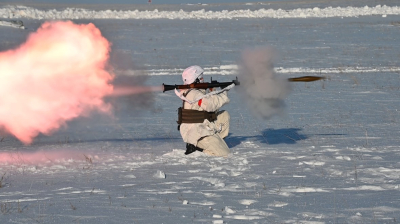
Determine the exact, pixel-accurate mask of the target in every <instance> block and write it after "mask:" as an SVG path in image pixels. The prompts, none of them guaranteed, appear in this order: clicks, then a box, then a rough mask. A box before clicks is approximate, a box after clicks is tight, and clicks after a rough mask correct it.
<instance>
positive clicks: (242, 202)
mask: <svg viewBox="0 0 400 224" xmlns="http://www.w3.org/2000/svg"><path fill="white" fill-rule="evenodd" d="M255 202H257V201H255V200H240V201H239V203H240V204H242V205H251V204H253V203H255Z"/></svg>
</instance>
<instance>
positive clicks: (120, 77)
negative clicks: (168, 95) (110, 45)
mask: <svg viewBox="0 0 400 224" xmlns="http://www.w3.org/2000/svg"><path fill="white" fill-rule="evenodd" d="M110 66H111V69H112V71H113V73H114V74H115V78H114V80H113V82H112V85H113V87H114V90H113V93H112V94H111V95H109V97H107V98H106V100H107V102H109V103H110V104H111V105H112V106H113V109H114V112H117V113H118V114H119V115H121V116H124V114H129V116H135V115H138V114H139V113H133V112H138V111H148V110H152V109H154V108H153V106H154V102H155V94H154V92H161V91H162V89H163V88H162V86H161V85H160V86H146V84H145V83H146V81H147V79H148V74H147V72H146V70H145V69H144V68H142V67H140V66H139V65H138V64H137V63H135V62H134V61H132V55H131V54H130V52H127V51H122V50H113V52H112V53H111V57H110Z"/></svg>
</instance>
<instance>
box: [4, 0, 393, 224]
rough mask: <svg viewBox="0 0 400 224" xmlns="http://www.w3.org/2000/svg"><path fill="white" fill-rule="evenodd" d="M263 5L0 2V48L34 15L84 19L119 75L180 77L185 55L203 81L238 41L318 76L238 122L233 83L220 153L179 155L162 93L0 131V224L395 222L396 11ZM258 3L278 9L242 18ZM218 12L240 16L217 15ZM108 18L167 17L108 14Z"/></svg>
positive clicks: (226, 61)
mask: <svg viewBox="0 0 400 224" xmlns="http://www.w3.org/2000/svg"><path fill="white" fill-rule="evenodd" d="M365 1H366V0H365ZM365 1H364V0H356V1H345V2H348V4H355V3H357V4H358V5H359V4H365ZM307 2H312V1H307ZM318 2H323V1H318ZM330 2H334V1H328V3H327V4H330ZM373 2H375V1H373ZM379 2H380V3H379V4H384V3H385V2H387V1H384V0H382V1H379ZM310 4H311V3H310ZM281 6H282V7H281ZM240 7H242V6H240ZM274 7H275V8H274V9H267V8H265V9H263V10H255V11H254V10H253V11H252V10H250V11H248V10H247V9H246V10H243V11H241V10H236V11H232V10H227V11H223V10H218V11H215V10H214V11H213V12H211V11H208V10H204V11H194V12H191V11H179V10H178V11H172V12H171V13H169V14H170V15H169V14H168V13H167V12H162V11H161V10H160V11H137V12H136V14H135V15H134V16H133V14H134V13H135V11H122V12H120V11H113V10H109V11H107V10H105V11H99V10H98V11H95V10H89V9H76V8H70V9H65V8H63V7H60V8H58V7H55V9H54V10H39V9H35V7H33V8H29V7H23V6H17V5H12V6H7V7H3V8H1V10H0V14H1V17H2V18H6V19H5V20H7V21H8V20H14V19H18V20H21V21H23V24H24V26H25V27H26V29H14V28H13V27H10V26H0V51H2V52H3V51H8V50H12V49H15V48H17V47H18V46H20V45H21V44H22V43H24V42H25V41H26V38H27V36H28V35H29V34H30V33H32V32H34V31H35V30H37V28H38V27H40V26H41V24H42V23H43V22H45V20H47V19H50V20H52V19H64V18H70V19H72V21H73V22H74V23H78V24H79V23H81V24H87V23H93V24H94V25H95V26H96V27H98V28H99V30H100V31H101V33H102V35H104V37H105V38H107V39H108V40H109V41H110V42H111V43H112V53H114V52H118V51H123V52H125V53H129V54H130V55H131V58H132V60H133V61H134V62H135V63H136V67H135V68H134V69H137V70H142V71H146V73H147V74H148V76H147V80H145V81H146V85H149V86H160V85H161V84H162V83H165V84H181V83H182V79H181V76H180V74H181V72H182V71H183V69H184V68H186V67H188V66H190V65H194V64H197V65H200V66H202V67H204V68H205V80H206V81H208V80H209V79H210V78H209V77H210V76H212V78H213V80H218V81H231V80H233V79H235V78H236V75H238V74H237V68H238V67H237V60H238V58H240V56H241V52H242V50H243V49H247V48H258V47H259V46H273V47H274V48H275V49H276V51H277V54H278V55H277V60H276V62H275V63H274V64H275V71H276V73H277V76H281V77H296V76H305V75H318V76H324V77H326V79H325V80H323V81H317V82H311V83H292V92H291V94H290V95H289V96H288V97H287V98H286V99H285V104H286V108H285V110H284V113H283V114H281V116H278V117H275V118H272V119H270V120H260V119H257V118H256V117H254V116H253V114H252V113H251V110H250V109H251V108H249V107H247V106H246V102H244V101H243V99H242V98H241V97H240V95H239V91H238V89H237V88H240V87H241V86H237V87H235V88H234V89H232V90H230V91H229V93H228V95H229V97H230V103H229V104H228V105H226V106H224V108H223V109H224V110H227V111H229V113H230V117H231V123H230V131H229V132H230V134H229V136H228V137H227V138H226V142H227V145H228V146H229V147H230V150H231V154H230V155H229V156H228V157H227V158H214V157H208V156H205V155H204V154H202V153H200V152H195V153H193V154H190V155H188V156H185V155H184V152H185V144H184V143H183V142H182V139H181V136H180V134H179V132H178V131H177V124H176V120H177V108H178V107H180V106H181V105H182V101H181V100H180V99H179V98H177V97H176V96H175V94H174V93H173V92H165V93H163V92H161V91H160V92H155V93H154V95H155V98H154V99H152V101H151V102H146V99H142V100H138V102H136V101H135V102H131V101H129V99H121V101H122V100H126V101H127V102H129V104H128V103H126V104H122V106H121V108H115V109H116V110H115V113H114V116H113V117H109V116H106V115H101V114H91V116H88V117H81V118H78V119H76V120H73V121H71V122H68V123H67V125H66V126H64V127H62V128H60V129H59V130H58V131H56V132H54V133H51V134H50V135H40V136H38V137H37V138H35V140H34V142H33V143H32V144H31V145H23V144H22V143H21V142H19V141H18V140H17V139H15V138H13V137H11V136H9V135H5V134H4V133H0V223H24V224H25V223H90V224H97V223H118V224H120V223H166V224H175V223H307V224H311V223H318V224H322V223H354V224H356V223H397V222H398V220H400V201H399V199H398V197H397V195H399V191H400V162H399V161H400V140H399V135H400V107H399V105H400V79H399V76H400V60H399V57H400V55H399V52H400V15H399V13H398V12H396V10H398V6H393V5H392V6H390V7H389V6H369V7H356V6H354V5H349V7H346V6H341V8H340V9H339V8H337V6H336V5H335V7H332V8H330V7H329V6H327V7H321V6H320V5H319V6H318V7H319V8H315V7H317V6H315V7H314V6H308V7H306V8H304V7H300V6H299V5H293V6H292V7H293V8H294V9H295V10H279V8H284V7H285V5H284V4H283V3H279V4H278V5H275V6H274ZM36 8H39V7H36ZM268 10H269V12H270V13H271V14H270V15H271V17H272V16H277V18H278V16H292V17H290V18H287V19H275V18H271V17H263V18H252V17H250V16H249V15H252V16H255V14H252V13H256V14H257V13H259V14H263V13H266V12H267V11H268ZM233 12H235V13H238V15H240V16H245V17H248V18H246V19H237V20H236V19H219V18H235V17H234V16H236V15H233ZM124 13H125V15H126V16H127V17H129V16H132V18H179V19H175V20H168V19H160V20H158V19H143V20H135V19H124V20H119V19H117V16H118V17H119V16H120V17H123V15H124ZM302 13H303V14H302ZM374 13H375V14H374ZM390 13H393V14H390ZM160 15H162V16H163V17H160ZM263 15H264V16H265V14H263ZM315 15H318V16H321V17H313V16H315ZM336 15H340V17H337V16H336ZM361 15H364V16H361ZM385 15H386V16H385ZM169 16H171V17H169ZM95 17H96V18H102V19H92V18H95ZM301 17H307V18H302V19H298V18H301ZM341 17H343V18H341ZM76 18H80V19H76ZM83 18H86V19H83ZM106 18H114V19H106ZM180 18H182V20H180ZM186 18H188V19H186ZM190 18H205V19H199V20H197V19H190ZM236 18H238V17H236ZM7 24H9V23H7ZM7 24H6V25H7ZM14 66H20V65H18V64H16V65H14ZM0 75H1V74H0ZM117 75H118V74H117ZM2 81H3V82H6V81H7V80H2ZM239 81H240V80H239ZM27 85H29V83H27ZM0 99H2V98H1V96H0ZM123 102H125V101H123ZM15 103H18V102H15ZM137 105H139V106H137Z"/></svg>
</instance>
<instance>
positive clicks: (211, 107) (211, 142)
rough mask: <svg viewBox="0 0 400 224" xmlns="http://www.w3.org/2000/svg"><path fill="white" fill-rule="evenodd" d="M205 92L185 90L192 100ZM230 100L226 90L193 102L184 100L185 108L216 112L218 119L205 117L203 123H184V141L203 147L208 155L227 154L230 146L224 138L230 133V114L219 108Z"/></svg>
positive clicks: (182, 125)
mask: <svg viewBox="0 0 400 224" xmlns="http://www.w3.org/2000/svg"><path fill="white" fill-rule="evenodd" d="M186 93H187V95H186ZM205 94H206V91H205V90H200V89H191V90H186V91H185V95H186V98H187V99H188V100H191V101H194V100H195V99H196V98H198V97H199V96H202V95H205ZM228 102H229V98H228V96H227V92H226V91H225V92H222V93H219V94H215V95H211V96H209V97H205V98H203V99H201V100H199V101H198V102H196V103H193V104H190V103H188V102H184V109H191V110H198V111H207V112H216V114H217V120H215V121H213V122H210V121H208V120H206V119H205V120H204V122H203V123H190V124H189V123H182V124H181V126H180V132H181V135H182V139H183V141H184V142H186V143H190V144H193V145H195V146H197V147H200V148H202V149H203V152H204V153H205V154H207V155H210V156H227V155H228V154H229V148H228V146H227V145H226V143H225V141H224V140H223V138H225V137H226V136H227V135H228V133H229V119H230V116H229V113H228V112H227V111H218V110H219V109H220V108H221V107H222V106H223V105H225V104H226V103H228Z"/></svg>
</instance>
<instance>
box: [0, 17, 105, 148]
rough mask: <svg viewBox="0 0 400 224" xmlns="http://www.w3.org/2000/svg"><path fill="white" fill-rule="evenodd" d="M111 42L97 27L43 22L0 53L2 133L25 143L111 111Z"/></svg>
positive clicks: (61, 22) (0, 120)
mask: <svg viewBox="0 0 400 224" xmlns="http://www.w3.org/2000/svg"><path fill="white" fill-rule="evenodd" d="M109 52H110V43H109V42H108V41H107V40H106V39H105V38H104V37H103V36H102V35H101V33H100V30H99V29H97V28H96V27H95V26H94V25H93V24H82V25H77V24H74V23H72V22H70V21H54V22H45V23H44V24H43V25H42V26H41V27H40V28H39V29H38V30H37V31H36V32H35V33H32V34H30V35H29V37H28V39H27V41H26V42H25V43H23V44H22V45H21V46H19V47H18V48H17V49H14V50H9V51H5V52H0V128H1V129H3V130H5V131H6V132H8V133H10V134H12V135H14V136H15V137H16V138H18V139H19V140H20V141H22V142H23V143H25V144H29V143H31V142H32V140H33V138H34V137H36V136H37V135H38V134H39V133H43V134H50V133H51V132H52V131H55V130H57V129H58V128H60V127H61V126H63V125H65V123H66V121H68V120H71V119H73V118H76V117H78V116H82V115H87V114H88V113H89V112H90V111H92V110H99V111H102V112H105V113H109V112H110V109H111V108H110V106H109V105H108V104H106V103H104V101H103V97H104V96H106V95H109V94H111V93H112V92H113V86H112V85H111V84H110V82H111V81H112V79H113V75H112V74H110V73H109V72H108V71H107V70H106V69H105V67H106V63H107V60H108V57H109Z"/></svg>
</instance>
